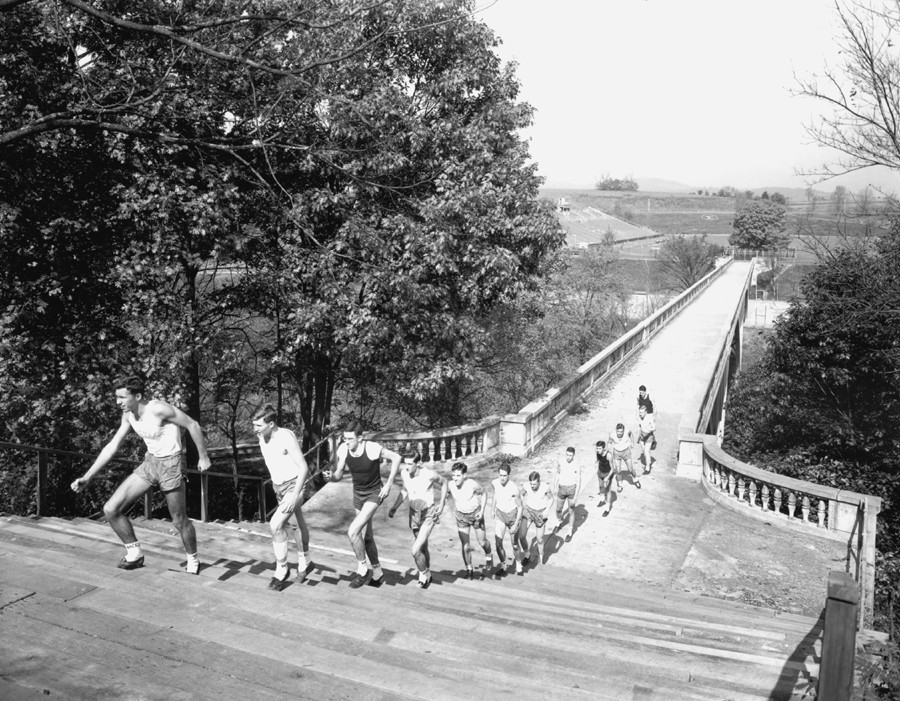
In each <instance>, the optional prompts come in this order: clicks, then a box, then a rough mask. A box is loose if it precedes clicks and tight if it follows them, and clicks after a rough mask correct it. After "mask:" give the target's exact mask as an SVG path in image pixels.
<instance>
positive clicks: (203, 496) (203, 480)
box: [200, 474, 209, 523]
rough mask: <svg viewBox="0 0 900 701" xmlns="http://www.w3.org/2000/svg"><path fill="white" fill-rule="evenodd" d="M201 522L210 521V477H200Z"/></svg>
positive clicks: (202, 475)
mask: <svg viewBox="0 0 900 701" xmlns="http://www.w3.org/2000/svg"><path fill="white" fill-rule="evenodd" d="M200 520H201V521H203V522H204V523H206V522H207V521H209V475H207V474H201V475H200Z"/></svg>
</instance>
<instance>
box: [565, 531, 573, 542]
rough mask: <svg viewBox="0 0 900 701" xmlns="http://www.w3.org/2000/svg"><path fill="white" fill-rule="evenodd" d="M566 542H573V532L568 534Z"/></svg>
mask: <svg viewBox="0 0 900 701" xmlns="http://www.w3.org/2000/svg"><path fill="white" fill-rule="evenodd" d="M566 542H567V543H571V542H572V534H571V533H569V535H567V536H566Z"/></svg>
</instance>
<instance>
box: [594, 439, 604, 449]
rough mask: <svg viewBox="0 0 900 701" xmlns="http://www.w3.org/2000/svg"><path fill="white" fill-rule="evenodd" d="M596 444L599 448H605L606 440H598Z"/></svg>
mask: <svg viewBox="0 0 900 701" xmlns="http://www.w3.org/2000/svg"><path fill="white" fill-rule="evenodd" d="M594 445H596V446H597V447H598V448H605V447H606V441H597V442H596V443H595V444H594Z"/></svg>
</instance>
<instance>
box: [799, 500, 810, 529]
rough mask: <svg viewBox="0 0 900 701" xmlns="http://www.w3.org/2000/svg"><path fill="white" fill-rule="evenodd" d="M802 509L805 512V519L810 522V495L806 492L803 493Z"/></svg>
mask: <svg viewBox="0 0 900 701" xmlns="http://www.w3.org/2000/svg"><path fill="white" fill-rule="evenodd" d="M800 509H801V511H802V512H803V520H804V521H806V522H807V523H809V497H808V496H807V495H806V494H804V495H803V505H802V506H801V507H800Z"/></svg>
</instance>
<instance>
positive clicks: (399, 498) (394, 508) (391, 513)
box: [388, 488, 406, 518]
mask: <svg viewBox="0 0 900 701" xmlns="http://www.w3.org/2000/svg"><path fill="white" fill-rule="evenodd" d="M404 499H406V489H405V488H404V489H401V490H400V493H399V494H398V495H397V501H395V502H394V505H393V506H392V507H391V508H390V509H388V518H394V514H395V513H397V509H399V508H400V504H402V503H403V500H404Z"/></svg>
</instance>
